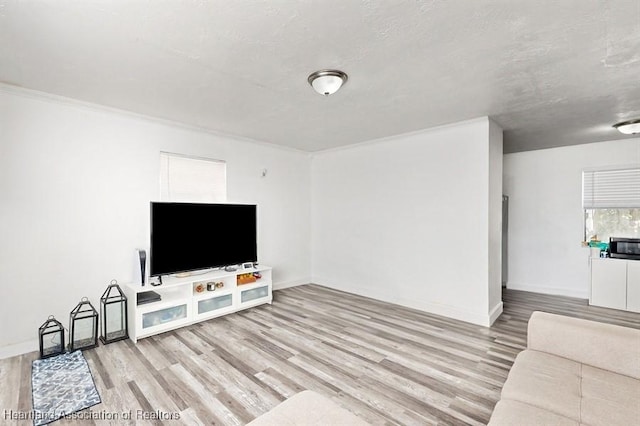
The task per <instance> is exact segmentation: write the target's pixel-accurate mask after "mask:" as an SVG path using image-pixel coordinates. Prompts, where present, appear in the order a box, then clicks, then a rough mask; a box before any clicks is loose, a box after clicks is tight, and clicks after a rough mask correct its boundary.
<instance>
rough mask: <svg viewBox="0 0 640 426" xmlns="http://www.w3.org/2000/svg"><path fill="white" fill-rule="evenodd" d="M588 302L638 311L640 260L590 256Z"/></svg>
mask: <svg viewBox="0 0 640 426" xmlns="http://www.w3.org/2000/svg"><path fill="white" fill-rule="evenodd" d="M589 304H590V305H594V306H602V307H605V308H613V309H622V310H628V311H634V312H640V261H637V260H624V259H608V258H607V259H601V258H592V259H591V291H590V297H589Z"/></svg>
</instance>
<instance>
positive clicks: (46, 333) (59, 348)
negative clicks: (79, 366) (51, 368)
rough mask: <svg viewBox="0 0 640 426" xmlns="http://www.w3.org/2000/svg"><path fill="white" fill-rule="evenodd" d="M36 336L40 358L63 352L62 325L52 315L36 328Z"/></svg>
mask: <svg viewBox="0 0 640 426" xmlns="http://www.w3.org/2000/svg"><path fill="white" fill-rule="evenodd" d="M38 338H39V340H40V358H41V359H44V358H49V357H50V356H56V355H60V354H63V353H64V350H65V349H64V327H63V326H62V324H61V323H60V321H58V320H56V319H55V318H54V316H53V315H50V316H49V318H48V319H47V321H45V323H44V324H42V325H41V326H40V328H39V329H38Z"/></svg>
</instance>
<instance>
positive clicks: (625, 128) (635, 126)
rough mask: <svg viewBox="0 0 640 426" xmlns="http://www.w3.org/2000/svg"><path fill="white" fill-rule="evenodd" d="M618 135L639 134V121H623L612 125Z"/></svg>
mask: <svg viewBox="0 0 640 426" xmlns="http://www.w3.org/2000/svg"><path fill="white" fill-rule="evenodd" d="M613 127H614V128H616V129H618V131H619V132H620V133H624V134H625V135H635V134H636V133H640V119H636V120H629V121H623V122H621V123H617V124H614V125H613Z"/></svg>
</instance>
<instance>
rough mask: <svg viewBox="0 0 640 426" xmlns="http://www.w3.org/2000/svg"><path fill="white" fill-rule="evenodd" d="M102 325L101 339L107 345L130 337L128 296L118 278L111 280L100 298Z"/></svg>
mask: <svg viewBox="0 0 640 426" xmlns="http://www.w3.org/2000/svg"><path fill="white" fill-rule="evenodd" d="M100 325H101V327H100V341H101V342H102V343H103V344H105V345H106V344H107V343H113V342H117V341H118V340H124V339H126V338H128V337H129V329H128V323H127V296H125V295H124V293H123V292H122V289H120V286H119V285H118V282H117V281H116V280H111V284H109V286H108V287H107V289H106V290H105V292H104V293H103V294H102V297H101V298H100Z"/></svg>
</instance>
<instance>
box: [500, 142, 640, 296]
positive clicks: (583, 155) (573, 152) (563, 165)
mask: <svg viewBox="0 0 640 426" xmlns="http://www.w3.org/2000/svg"><path fill="white" fill-rule="evenodd" d="M633 163H636V164H637V163H640V139H637V138H636V139H625V140H619V141H609V142H601V143H593V144H587V145H576V146H570V147H562V148H552V149H545V150H539V151H529V152H519V153H514V154H507V155H505V156H504V192H505V194H506V195H508V196H509V244H508V250H509V253H508V257H509V265H508V267H509V274H508V282H507V287H508V288H513V289H519V290H526V291H534V292H538V293H548V294H560V295H566V296H574V297H582V298H587V297H588V289H589V282H588V280H589V259H588V258H589V250H588V249H586V248H584V247H581V245H580V242H581V241H582V240H583V239H584V219H583V210H582V170H583V169H585V168H589V167H601V166H610V165H628V164H633Z"/></svg>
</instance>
